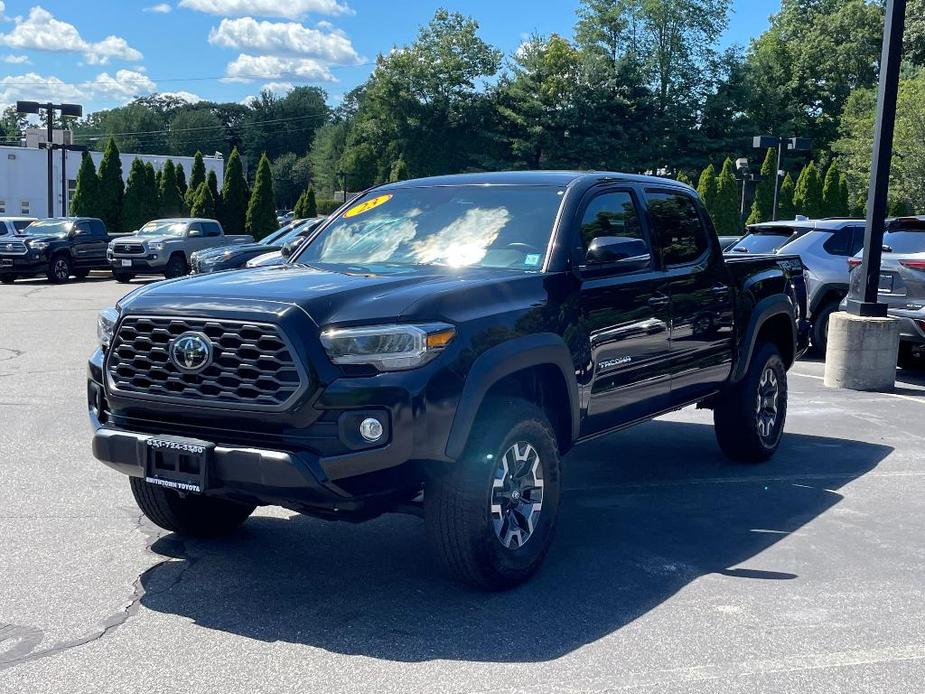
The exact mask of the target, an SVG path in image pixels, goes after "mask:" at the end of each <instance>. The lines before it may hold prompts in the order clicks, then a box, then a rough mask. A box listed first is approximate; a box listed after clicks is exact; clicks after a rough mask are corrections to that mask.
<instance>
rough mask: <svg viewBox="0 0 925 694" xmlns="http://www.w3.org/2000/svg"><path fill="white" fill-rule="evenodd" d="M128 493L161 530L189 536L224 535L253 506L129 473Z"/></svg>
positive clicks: (243, 517) (241, 521)
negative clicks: (182, 491) (185, 492)
mask: <svg viewBox="0 0 925 694" xmlns="http://www.w3.org/2000/svg"><path fill="white" fill-rule="evenodd" d="M129 481H130V483H131V487H132V496H134V497H135V502H136V503H137V504H138V508H140V509H141V511H142V513H144V514H145V517H147V519H148V520H150V521H151V522H152V523H154V524H155V525H159V526H160V527H162V528H164V530H170V531H172V532H175V533H180V534H181V535H190V536H193V537H219V536H221V535H227V534H228V533H230V532H232V531H233V530H234V529H235V528H237V527H238V526H240V525H241V523H243V522H244V521H246V520H247V518H248V516H250V515H251V514H252V513H253V512H254V508H256V507H255V506H252V505H250V504H240V503H238V502H236V501H228V500H226V499H216V498H214V497H209V496H199V495H195V494H188V495H185V496H181V495H180V493H179V492H176V491H174V490H172V489H165V488H164V487H159V486H157V485H154V484H149V483H148V482H145V481H144V480H143V479H141V478H140V477H130V478H129Z"/></svg>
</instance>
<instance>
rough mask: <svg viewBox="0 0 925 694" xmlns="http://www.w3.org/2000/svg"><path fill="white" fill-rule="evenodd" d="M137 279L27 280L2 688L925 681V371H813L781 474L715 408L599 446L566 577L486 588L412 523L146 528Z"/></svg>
mask: <svg viewBox="0 0 925 694" xmlns="http://www.w3.org/2000/svg"><path fill="white" fill-rule="evenodd" d="M125 291H126V288H125V287H124V286H123V285H119V284H116V283H115V282H112V281H109V280H104V279H100V278H98V279H91V280H90V281H87V282H84V283H75V284H69V285H65V286H55V285H50V284H48V283H46V282H44V281H38V280H36V281H30V282H18V283H17V284H15V285H13V286H3V287H0V422H2V426H0V692H16V693H23V692H59V691H60V692H120V693H122V692H154V691H156V692H172V691H183V692H187V691H196V692H239V691H240V692H289V691H292V692H306V691H310V692H341V691H343V692H352V693H353V692H376V693H380V692H425V691H426V692H432V691H433V692H435V691H439V692H489V691H490V692H520V691H531V692H604V691H623V690H629V691H640V692H660V693H661V692H741V691H749V692H751V691H768V692H772V691H773V692H780V691H794V692H826V693H832V692H862V691H863V692H891V693H892V692H916V691H922V690H923V684H922V683H923V682H925V578H923V575H925V540H923V538H925V455H923V451H925V377H918V378H913V377H910V376H908V375H907V374H903V373H900V376H901V380H900V382H899V383H898V384H897V386H898V387H897V390H896V392H895V393H892V394H860V393H852V392H846V391H832V390H828V389H826V388H824V387H823V385H822V382H821V376H822V365H821V364H820V363H814V362H801V363H799V364H798V365H797V366H796V367H795V369H794V370H793V371H792V372H791V373H792V376H791V378H790V393H791V399H790V413H789V420H788V425H787V430H788V435H787V437H786V439H785V442H784V444H783V446H782V448H781V450H780V452H779V454H778V456H777V457H776V458H775V459H774V460H773V461H772V462H771V463H769V464H766V465H761V466H737V465H732V464H729V463H727V462H725V461H724V460H723V459H722V457H721V456H720V454H719V451H718V449H717V447H716V445H715V442H714V438H713V432H712V427H711V424H710V422H711V419H710V416H709V414H708V413H706V412H699V411H696V410H691V409H688V410H684V411H682V412H679V413H676V414H674V415H671V416H669V417H665V418H662V419H660V420H658V421H655V422H652V423H650V424H647V425H645V426H642V427H639V428H637V429H635V430H632V431H628V432H624V433H621V434H618V435H614V436H610V437H607V438H605V439H601V440H598V441H596V442H594V443H591V444H587V445H586V446H584V447H580V448H578V449H576V450H575V451H574V452H573V453H572V454H570V456H569V458H568V460H567V466H566V468H565V469H566V475H567V488H568V492H567V494H566V496H565V498H564V501H563V512H562V516H561V525H560V529H559V534H558V538H557V541H556V543H555V545H554V547H553V550H552V551H551V553H550V555H549V558H548V560H547V563H546V565H545V567H544V569H543V570H542V572H541V573H540V574H539V575H538V576H537V577H536V578H535V579H534V580H533V581H532V582H530V583H529V584H527V585H525V586H523V587H521V588H518V589H516V590H514V591H511V592H509V593H503V594H490V595H486V594H481V593H477V592H474V591H471V590H469V589H467V588H464V587H461V586H459V585H457V584H455V583H453V582H451V581H449V580H448V579H446V578H444V577H443V576H442V575H441V574H439V573H438V570H437V567H436V565H435V564H434V563H433V562H432V561H431V560H430V559H429V557H428V555H427V553H426V548H425V542H424V532H423V526H422V524H421V522H420V521H419V520H418V519H416V518H413V517H406V516H387V517H382V518H380V519H377V520H375V521H373V522H371V523H367V524H363V525H350V524H336V523H329V522H323V521H317V520H313V519H309V518H304V517H301V516H298V515H294V514H291V513H290V512H287V511H283V510H280V509H273V508H271V509H261V510H258V512H257V513H256V514H255V516H254V517H253V518H252V519H251V520H249V521H248V522H247V523H246V524H245V526H244V527H243V529H242V530H241V531H239V532H238V533H237V534H236V535H234V536H232V537H231V538H228V539H225V540H221V541H212V542H203V541H184V540H182V539H180V538H178V537H176V536H174V535H172V534H169V533H165V532H163V531H160V530H158V529H156V528H155V527H154V526H152V525H151V524H149V523H148V522H147V521H145V520H144V519H142V518H141V517H140V512H139V511H138V509H137V508H136V506H135V504H134V502H133V500H132V497H131V494H130V492H129V488H128V484H127V482H126V480H125V478H123V477H122V476H121V475H119V474H117V473H115V472H112V471H110V470H109V469H107V468H105V467H104V466H102V465H100V464H99V463H97V462H96V461H95V460H94V459H93V458H92V455H91V453H90V446H89V443H90V435H91V432H90V428H89V425H88V422H87V417H86V413H85V395H84V389H85V380H84V371H85V362H86V357H87V355H88V354H89V353H90V352H91V351H92V349H93V347H94V341H95V316H96V312H97V311H98V310H99V309H100V308H103V307H105V306H107V305H111V304H112V303H114V301H115V300H116V299H117V298H118V297H119V296H121V294H123V293H124V292H125Z"/></svg>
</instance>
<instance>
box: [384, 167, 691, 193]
mask: <svg viewBox="0 0 925 694" xmlns="http://www.w3.org/2000/svg"><path fill="white" fill-rule="evenodd" d="M608 180H613V181H625V182H628V183H650V184H658V185H661V186H665V185H668V186H673V187H679V188H684V189H686V190H690V189H691V188H690V186H688V185H687V184H685V183H681V182H679V181H676V180H674V179H671V178H661V177H659V176H642V175H638V174H627V173H619V172H616V171H496V172H485V173H467V174H451V175H447V176H431V177H428V178H413V179H409V180H407V181H398V182H396V183H386V184H385V185H382V186H379V187H378V188H377V190H391V189H396V188H402V187H406V186H415V187H425V186H427V187H429V186H459V185H524V186H529V185H549V186H567V185H570V184H571V183H574V182H576V181H585V182H587V183H593V182H597V181H608Z"/></svg>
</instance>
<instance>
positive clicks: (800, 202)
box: [793, 162, 824, 219]
mask: <svg viewBox="0 0 925 694" xmlns="http://www.w3.org/2000/svg"><path fill="white" fill-rule="evenodd" d="M793 206H794V207H795V208H796V211H797V214H802V215H806V216H807V217H809V218H810V219H818V218H820V217H822V216H823V215H824V213H823V206H822V181H821V180H820V179H819V170H818V169H817V168H816V164H815V163H814V162H809V163H808V164H807V165H806V166H805V167H803V171H801V172H800V177H799V178H798V179H797V184H796V189H795V190H794V193H793Z"/></svg>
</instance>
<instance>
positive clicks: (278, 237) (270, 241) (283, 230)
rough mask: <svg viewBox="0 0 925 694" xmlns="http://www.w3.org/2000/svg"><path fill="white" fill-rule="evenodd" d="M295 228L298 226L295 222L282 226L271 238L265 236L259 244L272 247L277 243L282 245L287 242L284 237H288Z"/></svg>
mask: <svg viewBox="0 0 925 694" xmlns="http://www.w3.org/2000/svg"><path fill="white" fill-rule="evenodd" d="M295 226H297V224H296V223H295V222H289V223H288V224H284V225H283V226H281V227H280V228H279V229H277V230H276V231H274V232H273V233H272V234H270V235H269V236H264V237H263V238H262V239H260V240H259V241H258V242H257V243H259V244H261V245H263V246H272V245H273V244H274V243H276V242H277V241H279V242H280V243H282V242H283V241H284V240H285V239H283V237H284V236H286V234H287V233H289V232H290V231H292V230H293V228H294V227H295Z"/></svg>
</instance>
